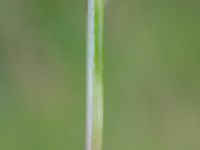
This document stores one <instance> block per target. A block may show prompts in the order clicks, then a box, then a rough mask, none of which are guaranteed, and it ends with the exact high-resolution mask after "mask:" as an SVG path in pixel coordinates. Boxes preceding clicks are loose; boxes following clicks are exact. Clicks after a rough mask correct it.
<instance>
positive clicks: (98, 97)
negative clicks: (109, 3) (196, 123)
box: [86, 0, 104, 150]
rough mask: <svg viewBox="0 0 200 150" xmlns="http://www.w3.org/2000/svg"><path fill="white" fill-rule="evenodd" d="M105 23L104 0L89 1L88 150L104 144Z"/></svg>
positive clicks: (97, 148) (93, 149) (99, 149)
mask: <svg viewBox="0 0 200 150" xmlns="http://www.w3.org/2000/svg"><path fill="white" fill-rule="evenodd" d="M103 22H104V0H88V26H87V27H88V29H87V131H86V132H87V133H86V134H87V136H86V150H102V143H103V24H104V23H103Z"/></svg>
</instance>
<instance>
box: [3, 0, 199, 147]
mask: <svg viewBox="0 0 200 150" xmlns="http://www.w3.org/2000/svg"><path fill="white" fill-rule="evenodd" d="M86 6H87V1H86V0H84V1H83V0H65V1H64V0H56V1H55V0H28V1H25V0H0V149H2V150H63V149H67V150H80V149H84V142H85V139H84V138H85V137H84V136H85V82H86V81H85V74H86V72H85V56H86V44H85V40H86V34H85V33H86V30H85V29H86V14H87V13H86V11H87V7H86ZM199 8H200V2H198V1H197V0H184V1H181V0H168V1H164V0H160V1H158V0H124V1H121V0H108V2H107V6H106V13H105V14H106V19H105V22H106V23H105V126H104V128H105V129H104V131H105V132H104V149H105V150H121V149H128V150H129V149H130V150H134V149H137V150H160V149H162V150H188V149H189V150H190V149H191V150H199V149H200V143H199V139H200V119H199V117H200V109H199V108H200V102H199V100H200V92H199V91H200V51H199V50H200V43H199V39H200V37H199V36H200V28H199V27H200V19H199V18H200V10H199Z"/></svg>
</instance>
